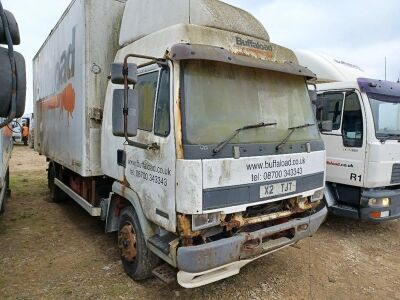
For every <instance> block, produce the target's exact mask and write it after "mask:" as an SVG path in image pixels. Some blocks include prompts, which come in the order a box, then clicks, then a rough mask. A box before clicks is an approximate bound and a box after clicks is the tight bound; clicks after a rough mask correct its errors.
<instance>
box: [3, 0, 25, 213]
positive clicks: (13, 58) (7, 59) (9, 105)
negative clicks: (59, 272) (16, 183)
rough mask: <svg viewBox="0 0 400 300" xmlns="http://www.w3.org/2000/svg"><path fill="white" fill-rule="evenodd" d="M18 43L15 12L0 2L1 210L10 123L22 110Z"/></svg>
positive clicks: (22, 75) (5, 189)
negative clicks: (6, 8)
mask: <svg viewBox="0 0 400 300" xmlns="http://www.w3.org/2000/svg"><path fill="white" fill-rule="evenodd" d="M19 43H20V36H19V29H18V24H17V21H16V20H15V17H14V15H13V14H12V13H11V12H9V11H7V10H5V9H3V5H2V3H1V1H0V45H6V46H7V48H6V47H1V46H0V212H2V211H3V209H4V202H5V200H6V198H7V196H8V195H9V169H8V165H9V161H10V157H11V151H12V146H13V143H12V128H11V127H10V126H11V125H10V123H11V122H12V121H13V119H14V118H16V117H17V118H19V117H21V116H22V115H23V113H24V110H25V94H26V77H25V60H24V58H23V56H22V55H21V54H19V53H18V52H16V51H14V45H18V44H19Z"/></svg>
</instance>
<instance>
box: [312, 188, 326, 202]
mask: <svg viewBox="0 0 400 300" xmlns="http://www.w3.org/2000/svg"><path fill="white" fill-rule="evenodd" d="M323 198H324V189H320V190H318V191H316V192H315V193H314V195H312V196H311V202H317V201H319V200H322V199H323Z"/></svg>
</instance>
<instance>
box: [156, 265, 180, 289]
mask: <svg viewBox="0 0 400 300" xmlns="http://www.w3.org/2000/svg"><path fill="white" fill-rule="evenodd" d="M176 273H177V272H176V270H175V269H174V268H173V267H171V266H170V265H169V264H163V265H161V266H158V267H157V268H155V269H154V270H153V271H152V274H153V275H154V276H155V277H157V278H158V279H160V280H161V281H163V282H165V283H167V284H171V283H174V282H175V281H176Z"/></svg>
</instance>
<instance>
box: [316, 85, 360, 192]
mask: <svg viewBox="0 0 400 300" xmlns="http://www.w3.org/2000/svg"><path fill="white" fill-rule="evenodd" d="M319 97H320V99H322V101H323V108H322V112H320V113H319V114H317V119H318V121H319V123H320V124H322V122H323V121H332V124H333V128H332V131H330V132H324V131H322V132H321V134H322V138H323V140H324V142H325V147H326V153H327V154H326V155H327V181H328V182H333V183H341V184H345V185H350V186H358V187H362V186H363V181H364V178H363V175H364V161H365V154H366V152H365V149H366V123H365V117H364V116H365V113H364V108H363V105H362V102H361V101H360V99H361V96H360V94H359V93H358V92H357V91H355V90H345V91H334V92H324V93H321V94H319Z"/></svg>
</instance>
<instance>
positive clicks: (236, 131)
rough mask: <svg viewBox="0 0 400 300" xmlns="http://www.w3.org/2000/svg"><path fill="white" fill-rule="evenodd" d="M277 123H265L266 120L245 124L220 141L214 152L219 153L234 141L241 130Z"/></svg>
mask: <svg viewBox="0 0 400 300" xmlns="http://www.w3.org/2000/svg"><path fill="white" fill-rule="evenodd" d="M276 124H278V123H264V122H262V123H259V124H254V125H247V126H244V127H242V128H239V129H236V130H235V131H234V132H233V134H232V135H231V136H230V137H228V138H227V139H225V140H223V141H222V142H221V143H219V144H218V145H217V147H215V148H214V150H213V153H214V154H217V153H219V152H220V151H221V150H222V149H223V148H224V147H225V146H226V145H227V144H228V143H229V142H230V141H232V140H233V139H234V138H235V137H236V136H237V135H238V134H239V132H241V131H244V130H249V129H254V128H261V127H268V126H273V125H276Z"/></svg>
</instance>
